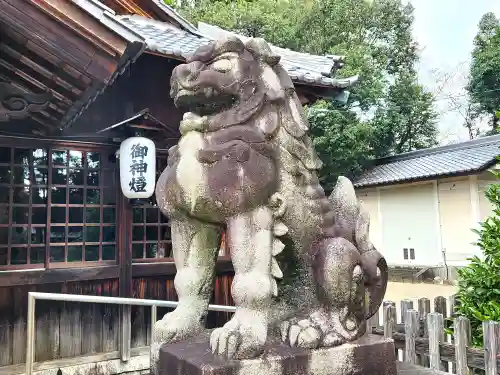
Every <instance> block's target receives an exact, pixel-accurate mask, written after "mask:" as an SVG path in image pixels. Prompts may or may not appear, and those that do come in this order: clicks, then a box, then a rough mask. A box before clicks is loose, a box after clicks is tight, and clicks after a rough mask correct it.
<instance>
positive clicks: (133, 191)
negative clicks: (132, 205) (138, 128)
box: [119, 137, 156, 199]
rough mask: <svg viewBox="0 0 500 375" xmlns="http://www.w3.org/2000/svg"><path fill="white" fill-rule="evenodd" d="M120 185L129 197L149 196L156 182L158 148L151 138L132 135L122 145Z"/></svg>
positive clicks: (124, 193)
mask: <svg viewBox="0 0 500 375" xmlns="http://www.w3.org/2000/svg"><path fill="white" fill-rule="evenodd" d="M119 157H120V185H121V188H122V192H123V195H124V196H125V197H127V198H128V199H140V198H143V199H144V198H149V197H151V196H152V195H153V193H154V191H155V184H156V148H155V144H154V142H153V141H152V140H151V139H149V138H144V137H131V138H127V139H125V140H124V141H123V142H122V143H121V145H120V155H119Z"/></svg>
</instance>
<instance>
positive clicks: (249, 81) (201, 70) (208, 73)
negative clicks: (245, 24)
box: [170, 36, 293, 115]
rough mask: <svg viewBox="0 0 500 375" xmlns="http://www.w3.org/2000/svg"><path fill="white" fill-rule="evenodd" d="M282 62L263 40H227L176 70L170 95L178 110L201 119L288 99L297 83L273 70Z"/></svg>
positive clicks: (198, 53)
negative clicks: (250, 104)
mask: <svg viewBox="0 0 500 375" xmlns="http://www.w3.org/2000/svg"><path fill="white" fill-rule="evenodd" d="M279 61H280V57H279V56H277V55H275V54H273V53H272V52H271V49H270V47H269V45H268V44H267V43H266V42H265V41H264V40H263V39H259V38H256V39H250V40H248V42H246V43H245V44H244V43H243V42H242V41H241V40H240V39H239V38H237V37H233V36H230V37H226V38H223V39H221V40H218V41H214V42H211V43H209V44H207V45H204V46H201V47H200V48H198V49H197V50H196V51H195V53H194V54H193V55H192V56H191V57H190V58H189V59H188V60H187V62H186V64H182V65H179V66H177V67H176V68H175V69H174V71H173V73H172V77H171V86H170V87H171V91H170V95H171V96H172V98H173V99H174V102H175V104H176V106H178V107H180V108H182V109H185V110H188V111H190V112H193V113H196V114H198V115H213V114H215V113H219V112H222V111H224V110H228V109H230V108H231V107H233V106H235V105H236V104H238V103H244V102H245V101H249V100H251V101H252V102H255V97H258V98H259V99H261V100H262V101H264V100H266V101H276V100H279V99H284V97H285V92H284V91H286V90H287V89H291V90H293V83H292V81H291V80H290V78H289V77H288V76H287V74H286V72H285V71H284V70H283V68H281V67H279V68H280V69H279V70H278V71H277V70H275V69H273V68H274V67H275V66H276V65H277V64H278V62H279ZM283 73H284V75H283ZM281 76H283V77H281ZM284 81H285V84H284Z"/></svg>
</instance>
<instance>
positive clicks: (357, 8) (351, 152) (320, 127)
mask: <svg viewBox="0 0 500 375" xmlns="http://www.w3.org/2000/svg"><path fill="white" fill-rule="evenodd" d="M178 10H179V11H180V12H181V14H183V15H184V16H186V17H187V18H188V19H189V20H191V21H192V22H193V23H195V24H196V23H197V22H198V21H203V22H206V23H209V24H213V25H217V26H220V27H222V28H224V29H226V30H231V31H234V32H236V33H239V34H243V35H246V36H252V37H263V38H265V39H266V40H267V41H268V42H270V43H273V44H275V45H278V46H280V47H285V48H290V49H293V50H296V51H301V52H307V53H313V54H319V55H325V54H335V55H344V56H345V57H346V63H345V67H344V68H343V69H342V70H341V71H339V73H338V74H339V75H341V76H352V75H359V77H360V81H359V83H358V84H356V85H355V87H353V88H352V89H351V90H350V91H351V93H350V97H349V101H348V103H347V104H346V105H345V106H344V107H339V106H338V105H336V104H332V103H326V102H321V103H317V104H316V105H314V106H313V107H312V108H311V111H310V112H309V119H310V122H311V130H312V137H313V141H314V143H315V145H316V149H317V151H318V153H319V156H320V158H321V159H322V160H323V162H324V164H325V167H324V168H323V170H322V173H323V175H322V176H321V179H322V181H323V183H325V188H326V189H327V190H328V189H330V188H331V187H332V186H333V184H334V182H335V181H336V178H337V176H338V175H339V174H345V175H348V176H350V177H353V176H355V175H356V174H359V173H360V171H362V168H363V167H364V166H365V165H366V163H367V161H368V160H369V159H370V158H373V157H376V156H386V155H389V154H392V153H397V152H404V151H411V150H415V149H419V148H423V147H429V146H431V145H434V144H435V143H436V135H437V131H436V124H435V122H436V113H435V111H434V109H433V103H434V98H433V97H432V95H431V94H430V93H428V92H426V91H425V90H424V88H423V87H422V86H421V85H419V84H418V82H417V79H416V73H415V66H416V63H417V60H418V57H417V44H416V42H415V41H414V40H413V38H412V32H411V27H412V24H413V8H412V6H411V5H403V2H402V1H401V0H370V1H368V0H235V1H228V0H196V1H195V4H194V6H190V5H184V6H181V7H179V8H178ZM318 110H320V111H318Z"/></svg>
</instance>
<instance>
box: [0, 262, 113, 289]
mask: <svg viewBox="0 0 500 375" xmlns="http://www.w3.org/2000/svg"><path fill="white" fill-rule="evenodd" d="M118 276H119V267H118V266H102V267H86V268H71V269H65V268H61V269H51V270H46V269H39V270H26V271H14V272H12V271H2V272H0V287H6V286H19V285H38V284H56V283H66V282H76V281H87V280H105V279H117V278H118Z"/></svg>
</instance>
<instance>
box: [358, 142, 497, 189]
mask: <svg viewBox="0 0 500 375" xmlns="http://www.w3.org/2000/svg"><path fill="white" fill-rule="evenodd" d="M499 148H500V135H496V136H491V137H484V138H479V139H475V140H473V141H468V142H462V143H457V144H453V145H449V146H442V147H435V148H430V149H426V150H420V151H413V152H408V153H405V154H400V155H396V156H391V157H387V158H382V159H378V160H377V161H376V165H375V166H374V167H373V168H371V169H370V170H368V171H367V172H365V173H364V174H363V175H362V176H361V177H360V178H359V179H357V180H356V181H355V183H354V185H355V186H356V187H366V186H376V185H386V184H393V183H398V182H404V181H411V180H418V179H430V178H434V177H438V176H445V175H454V174H460V173H474V172H480V171H483V170H485V169H486V168H488V167H489V166H491V165H492V164H494V163H495V159H496V157H497V156H499V155H500V150H499Z"/></svg>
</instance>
